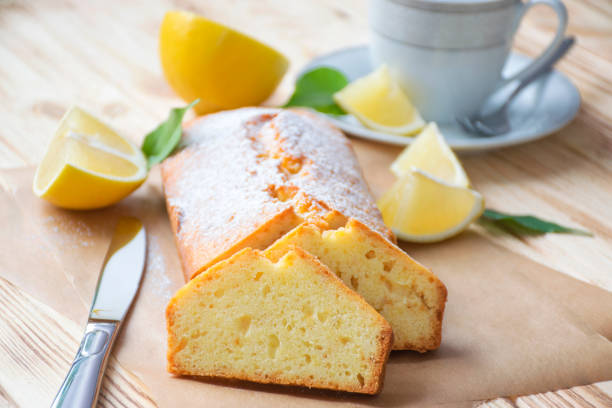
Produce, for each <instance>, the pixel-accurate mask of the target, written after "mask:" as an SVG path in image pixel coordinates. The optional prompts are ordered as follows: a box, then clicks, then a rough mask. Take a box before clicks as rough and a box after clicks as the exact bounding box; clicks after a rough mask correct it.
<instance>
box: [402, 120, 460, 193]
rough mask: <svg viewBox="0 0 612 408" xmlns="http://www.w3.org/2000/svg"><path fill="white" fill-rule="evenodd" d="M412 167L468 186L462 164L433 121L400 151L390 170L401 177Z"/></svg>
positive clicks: (458, 184) (448, 181) (456, 183)
mask: <svg viewBox="0 0 612 408" xmlns="http://www.w3.org/2000/svg"><path fill="white" fill-rule="evenodd" d="M413 167H416V168H418V169H421V170H423V171H425V172H427V173H429V174H431V175H433V176H435V177H438V178H440V179H442V180H444V181H446V182H447V183H450V184H454V185H456V186H461V187H469V186H470V181H469V179H468V177H467V174H466V173H465V170H464V169H463V166H462V165H461V163H460V162H459V160H458V159H457V156H455V154H454V153H453V151H452V150H451V148H450V147H449V146H448V144H446V141H445V140H444V136H442V134H441V133H440V130H439V129H438V126H437V125H436V124H435V123H433V122H432V123H430V124H428V125H427V126H426V127H425V129H423V131H422V132H421V133H420V134H419V135H418V136H417V137H416V138H415V139H414V141H413V142H412V144H411V145H410V146H408V147H406V148H405V149H404V150H403V151H402V153H400V155H399V156H398V157H397V159H395V161H394V162H393V163H392V164H391V171H392V172H393V174H395V175H396V176H397V177H401V176H402V175H403V174H405V173H406V172H408V171H409V170H410V169H411V168H413Z"/></svg>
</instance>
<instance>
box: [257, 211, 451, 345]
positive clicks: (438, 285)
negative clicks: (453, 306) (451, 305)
mask: <svg viewBox="0 0 612 408" xmlns="http://www.w3.org/2000/svg"><path fill="white" fill-rule="evenodd" d="M329 228H334V227H333V226H330V227H329ZM329 228H328V229H327V230H326V228H325V226H324V225H323V223H321V222H319V223H317V224H302V225H300V226H298V227H297V228H295V229H293V230H292V231H290V232H289V233H287V234H286V235H284V236H283V237H281V238H280V239H279V240H277V241H276V242H275V243H274V244H272V246H270V247H269V248H268V249H266V250H265V252H264V254H265V255H266V256H267V257H269V258H270V259H271V260H272V261H276V260H278V259H279V258H281V257H282V256H284V254H286V253H287V252H289V251H291V250H293V249H294V248H302V249H303V250H305V251H307V252H308V253H310V254H312V255H314V256H316V257H317V258H318V259H319V260H320V261H321V262H322V263H323V264H325V265H326V266H327V267H329V269H330V270H331V271H333V272H334V273H335V274H336V275H337V276H338V277H339V278H341V279H342V280H343V281H344V283H345V284H346V285H347V286H348V287H350V288H352V289H354V290H355V291H356V292H358V293H359V294H360V295H361V296H363V298H364V299H365V300H366V301H367V302H368V303H369V304H370V305H372V306H373V307H374V308H375V309H376V310H377V311H378V312H380V313H381V314H382V315H383V317H384V318H385V319H387V321H388V322H389V323H390V324H391V327H392V328H393V337H394V343H393V349H395V350H416V351H419V352H425V351H428V350H434V349H436V348H438V347H439V346H440V341H441V332H442V316H443V314H444V306H445V302H446V287H445V286H444V284H443V283H442V282H440V280H439V279H438V278H437V277H436V276H435V275H434V274H433V273H432V272H430V271H429V270H428V269H427V268H425V267H424V266H422V265H421V264H419V263H418V262H416V261H415V260H414V259H412V258H411V257H410V256H408V255H407V254H406V253H405V252H404V251H402V250H401V249H400V248H399V247H397V246H396V245H394V244H392V243H391V242H389V241H388V240H387V239H385V238H383V237H382V236H381V235H380V234H378V233H377V232H374V231H372V230H371V229H370V228H368V227H367V226H365V225H364V224H362V223H361V222H359V221H357V220H355V219H349V220H348V222H347V223H346V225H344V226H341V227H340V228H337V229H329Z"/></svg>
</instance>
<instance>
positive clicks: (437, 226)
mask: <svg viewBox="0 0 612 408" xmlns="http://www.w3.org/2000/svg"><path fill="white" fill-rule="evenodd" d="M378 206H379V208H380V210H381V212H382V215H383V219H384V221H385V224H387V225H388V226H390V227H391V229H392V230H393V232H394V233H395V234H396V235H397V237H398V238H400V239H402V240H404V241H409V242H437V241H442V240H444V239H447V238H450V237H452V236H454V235H456V234H458V233H459V232H461V231H463V230H464V229H465V228H467V226H468V225H469V224H470V223H471V222H472V221H474V220H475V219H477V218H478V217H480V215H481V214H482V212H483V211H484V199H483V197H482V196H481V195H480V193H478V192H476V191H474V190H471V189H469V188H467V187H460V186H456V185H453V184H450V183H448V182H446V181H444V180H441V179H439V178H437V177H435V176H432V175H430V174H428V173H426V172H424V171H422V170H420V169H416V168H412V169H410V170H408V171H407V172H406V173H404V175H403V176H402V177H401V178H400V179H399V180H397V181H396V182H395V184H394V185H393V187H391V189H390V190H389V191H387V192H386V193H385V194H384V195H383V196H382V197H381V198H380V200H379V201H378Z"/></svg>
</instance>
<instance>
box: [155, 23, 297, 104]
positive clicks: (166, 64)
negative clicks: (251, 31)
mask: <svg viewBox="0 0 612 408" xmlns="http://www.w3.org/2000/svg"><path fill="white" fill-rule="evenodd" d="M159 54H160V58H161V65H162V68H163V71H164V74H165V76H166V79H167V80H168V83H169V84H170V86H171V87H172V89H174V91H175V92H176V93H177V94H178V95H179V96H180V97H181V98H183V99H184V100H185V101H187V102H191V101H192V100H194V99H197V98H199V99H200V103H199V104H197V105H196V106H195V108H194V109H195V111H196V112H197V113H199V114H204V113H209V112H215V111H219V110H224V109H234V108H239V107H242V106H252V105H258V104H260V103H261V102H263V101H264V100H266V99H267V98H268V96H270V94H271V93H272V92H273V91H274V89H275V88H276V86H277V85H278V83H279V82H280V80H281V79H282V77H283V75H284V74H285V72H286V71H287V68H288V66H289V63H288V61H287V59H286V58H285V57H284V56H283V55H282V54H280V53H279V52H278V51H276V50H274V49H273V48H271V47H268V46H267V45H265V44H262V43H260V42H259V41H257V40H254V39H253V38H251V37H248V36H246V35H244V34H242V33H240V32H238V31H235V30H232V29H230V28H228V27H225V26H223V25H221V24H218V23H215V22H214V21H210V20H207V19H205V18H204V17H202V16H199V15H197V14H194V13H189V12H185V11H170V12H168V13H166V15H165V17H164V20H163V21H162V24H161V27H160V31H159Z"/></svg>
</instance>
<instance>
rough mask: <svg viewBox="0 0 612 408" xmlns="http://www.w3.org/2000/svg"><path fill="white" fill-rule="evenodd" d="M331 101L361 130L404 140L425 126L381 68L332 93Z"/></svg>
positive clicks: (387, 73) (403, 94)
mask: <svg viewBox="0 0 612 408" xmlns="http://www.w3.org/2000/svg"><path fill="white" fill-rule="evenodd" d="M334 100H335V101H336V103H337V104H338V105H340V107H341V108H342V109H344V110H345V111H346V112H348V113H350V114H351V115H353V116H355V117H356V118H357V119H359V121H360V122H361V123H363V125H364V126H366V127H368V128H370V129H374V130H377V131H380V132H385V133H393V134H398V135H406V136H407V135H413V134H415V133H417V132H418V131H419V130H421V129H422V128H423V126H425V122H424V121H423V118H422V117H421V114H420V113H419V111H418V110H417V109H416V108H415V107H414V106H413V105H412V103H411V102H410V100H409V99H408V97H407V96H406V94H405V93H404V92H403V91H402V89H401V88H400V86H399V84H397V83H396V82H395V81H394V80H393V79H392V78H391V75H390V74H389V70H388V69H387V67H386V66H385V65H383V66H382V67H380V68H379V69H377V70H376V71H374V72H372V73H371V74H369V75H367V76H365V77H363V78H359V79H357V80H355V81H353V82H351V83H350V84H348V85H347V86H346V87H344V88H343V89H341V90H340V91H338V92H336V93H335V94H334Z"/></svg>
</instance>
